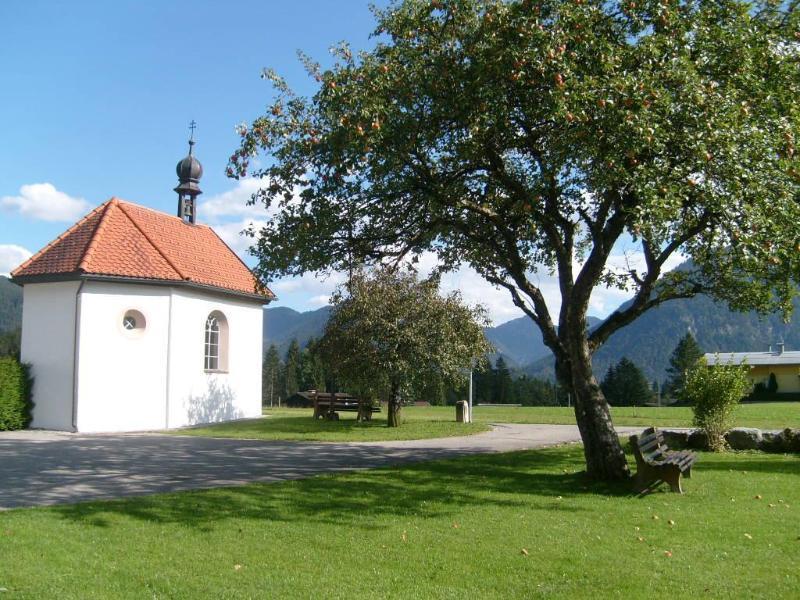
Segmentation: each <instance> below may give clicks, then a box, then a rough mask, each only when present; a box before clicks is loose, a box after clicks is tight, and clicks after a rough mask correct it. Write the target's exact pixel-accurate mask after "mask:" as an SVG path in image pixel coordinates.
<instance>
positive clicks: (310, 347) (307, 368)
mask: <svg viewBox="0 0 800 600" xmlns="http://www.w3.org/2000/svg"><path fill="white" fill-rule="evenodd" d="M298 371H299V373H300V375H299V379H298V385H299V388H300V389H301V390H317V391H326V390H325V385H326V382H325V380H326V378H325V368H324V367H323V364H322V359H321V357H320V356H319V352H317V341H316V340H315V339H313V338H311V339H310V340H309V341H308V344H307V345H306V347H305V348H304V349H303V351H302V352H301V353H300V367H299V369H298Z"/></svg>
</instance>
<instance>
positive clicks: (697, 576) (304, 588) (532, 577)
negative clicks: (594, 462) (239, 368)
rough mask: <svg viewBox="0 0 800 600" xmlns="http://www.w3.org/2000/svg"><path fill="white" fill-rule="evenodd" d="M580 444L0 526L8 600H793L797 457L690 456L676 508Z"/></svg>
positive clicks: (30, 515) (16, 517)
mask: <svg viewBox="0 0 800 600" xmlns="http://www.w3.org/2000/svg"><path fill="white" fill-rule="evenodd" d="M581 468H582V452H581V449H580V447H578V446H566V447H560V448H551V449H547V450H540V451H527V452H518V453H510V454H499V455H484V456H477V457H469V458H462V459H455V460H448V461H439V462H429V463H420V464H416V465H413V466H406V467H402V468H391V469H381V470H375V471H366V472H359V473H353V474H346V475H335V476H322V477H316V478H313V479H307V480H300V481H293V482H285V483H278V484H267V485H263V484H261V485H248V486H243V487H239V488H228V489H216V490H210V491H198V492H183V493H177V494H168V495H156V496H149V497H144V498H135V499H127V500H118V501H112V502H93V503H85V504H77V505H71V506H61V507H53V508H44V509H22V510H12V511H8V512H5V513H0V556H2V557H3V559H2V561H0V588H5V590H7V592H8V593H7V594H0V595H2V596H6V595H7V596H8V597H9V598H42V597H58V598H81V599H84V598H87V599H88V598H145V597H147V598H151V597H152V598H155V597H158V598H247V597H273V598H414V599H416V598H534V597H549V598H584V597H643V596H648V597H649V596H654V597H665V596H666V597H681V596H685V597H726V598H727V597H775V598H781V597H783V598H788V597H794V596H796V594H797V590H798V589H800V570H798V569H797V561H796V557H797V555H798V552H799V551H800V515H798V507H800V488H799V487H798V486H797V473H798V471H800V459H799V458H798V457H796V456H784V455H766V454H755V453H736V454H734V453H730V454H724V455H710V454H702V455H701V457H700V460H699V462H698V463H697V465H696V467H695V472H694V477H693V478H692V479H691V480H689V481H688V482H687V483H686V486H685V487H686V489H687V494H686V495H684V496H679V495H675V494H667V493H656V494H653V495H650V496H647V497H644V498H636V497H634V496H632V495H630V494H629V493H628V492H627V488H626V487H621V486H602V485H590V484H588V483H587V482H586V481H585V480H584V479H583V477H582V475H581V474H580V473H578V472H577V471H578V470H579V469H581Z"/></svg>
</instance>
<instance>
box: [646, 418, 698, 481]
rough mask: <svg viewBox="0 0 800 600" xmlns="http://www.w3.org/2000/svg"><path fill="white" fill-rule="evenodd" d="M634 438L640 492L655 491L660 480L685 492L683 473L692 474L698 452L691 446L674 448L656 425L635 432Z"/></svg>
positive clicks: (689, 475)
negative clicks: (640, 431)
mask: <svg viewBox="0 0 800 600" xmlns="http://www.w3.org/2000/svg"><path fill="white" fill-rule="evenodd" d="M630 441H631V446H632V447H633V455H634V456H635V457H636V485H637V488H638V491H639V493H642V494H643V493H645V492H648V491H652V490H654V489H655V488H656V487H657V486H658V485H659V484H661V483H668V484H669V487H670V489H671V490H672V491H673V492H677V493H679V494H682V493H683V490H682V489H681V474H683V475H684V476H685V477H687V478H691V476H692V465H693V464H694V463H695V461H696V460H697V454H695V453H694V452H690V451H689V450H670V449H669V448H667V445H666V444H665V443H664V435H663V434H662V433H661V432H660V431H658V429H656V428H655V427H649V428H647V429H645V430H644V431H643V432H642V433H641V435H632V436H631V437H630Z"/></svg>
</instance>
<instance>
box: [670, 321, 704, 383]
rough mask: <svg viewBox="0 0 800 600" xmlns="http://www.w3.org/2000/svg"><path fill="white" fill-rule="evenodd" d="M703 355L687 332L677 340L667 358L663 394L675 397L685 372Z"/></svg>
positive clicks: (684, 377)
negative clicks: (667, 364) (670, 354)
mask: <svg viewBox="0 0 800 600" xmlns="http://www.w3.org/2000/svg"><path fill="white" fill-rule="evenodd" d="M702 357H703V351H702V350H701V349H700V346H698V345H697V342H696V341H695V339H694V336H693V335H692V334H691V332H690V333H687V334H686V335H685V336H683V337H682V338H681V341H679V342H678V345H677V346H676V347H675V350H673V351H672V356H670V359H669V368H668V369H667V381H666V382H665V383H664V395H665V396H670V397H672V398H677V397H678V396H679V395H680V393H681V390H683V386H684V385H685V384H686V374H687V373H688V372H689V370H690V369H691V368H692V367H694V366H695V365H696V364H697V361H698V360H700V359H701V358H702Z"/></svg>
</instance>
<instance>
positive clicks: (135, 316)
mask: <svg viewBox="0 0 800 600" xmlns="http://www.w3.org/2000/svg"><path fill="white" fill-rule="evenodd" d="M146 325H147V321H146V320H145V318H144V315H143V314H142V313H140V312H139V311H138V310H129V311H126V312H125V314H124V315H123V317H122V330H123V331H124V332H125V333H128V334H132V335H136V334H139V333H141V332H143V331H144V328H145V326H146Z"/></svg>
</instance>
